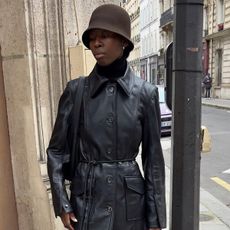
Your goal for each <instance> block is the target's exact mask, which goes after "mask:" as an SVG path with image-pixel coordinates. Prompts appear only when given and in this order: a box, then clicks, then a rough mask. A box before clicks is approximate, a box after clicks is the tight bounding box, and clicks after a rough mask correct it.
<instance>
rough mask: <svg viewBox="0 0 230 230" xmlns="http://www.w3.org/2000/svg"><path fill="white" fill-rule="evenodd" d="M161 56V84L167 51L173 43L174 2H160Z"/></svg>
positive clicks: (169, 0)
mask: <svg viewBox="0 0 230 230" xmlns="http://www.w3.org/2000/svg"><path fill="white" fill-rule="evenodd" d="M159 3H160V50H159V51H160V52H159V53H160V55H159V67H158V68H159V69H158V71H159V78H160V81H161V83H164V81H165V79H164V76H165V60H164V59H165V57H164V54H165V49H166V48H167V46H168V45H169V44H170V43H171V42H172V41H173V18H174V9H173V4H174V1H173V0H160V1H159Z"/></svg>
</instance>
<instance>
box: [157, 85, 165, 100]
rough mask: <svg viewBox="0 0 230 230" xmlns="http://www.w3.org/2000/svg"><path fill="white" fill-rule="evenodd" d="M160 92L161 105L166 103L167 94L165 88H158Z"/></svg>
mask: <svg viewBox="0 0 230 230" xmlns="http://www.w3.org/2000/svg"><path fill="white" fill-rule="evenodd" d="M158 92H159V102H160V103H165V92H164V88H162V87H158Z"/></svg>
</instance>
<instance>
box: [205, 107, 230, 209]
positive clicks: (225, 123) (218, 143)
mask: <svg viewBox="0 0 230 230" xmlns="http://www.w3.org/2000/svg"><path fill="white" fill-rule="evenodd" d="M202 125H205V126H206V127H207V128H208V130H209V132H210V135H211V139H212V151H211V152H210V153H207V154H202V160H201V186H202V188H204V189H205V190H207V191H209V192H210V193H211V194H212V195H214V196H215V197H216V198H217V199H219V200H220V201H221V202H223V203H224V204H225V205H227V206H229V207H230V187H229V186H230V110H223V109H217V108H211V107H206V106H203V107H202ZM225 182H227V183H228V184H226V183H225ZM228 185H229V186H228Z"/></svg>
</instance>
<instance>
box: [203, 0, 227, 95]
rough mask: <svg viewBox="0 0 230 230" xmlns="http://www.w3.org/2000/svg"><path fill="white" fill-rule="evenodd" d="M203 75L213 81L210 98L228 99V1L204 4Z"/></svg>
mask: <svg viewBox="0 0 230 230" xmlns="http://www.w3.org/2000/svg"><path fill="white" fill-rule="evenodd" d="M203 36H204V46H203V50H204V55H203V66H204V74H205V73H207V72H209V73H210V74H211V77H212V79H213V87H212V96H213V97H216V98H223V99H230V0H206V1H205V2H204V32H203Z"/></svg>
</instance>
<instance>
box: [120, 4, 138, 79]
mask: <svg viewBox="0 0 230 230" xmlns="http://www.w3.org/2000/svg"><path fill="white" fill-rule="evenodd" d="M123 7H124V9H125V10H126V11H127V12H128V13H129V15H130V19H131V31H132V34H131V37H132V41H133V43H134V50H133V51H132V52H131V53H130V55H129V58H128V61H129V64H130V66H131V68H132V69H133V71H134V72H135V74H136V75H137V76H140V0H128V1H124V3H123Z"/></svg>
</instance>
